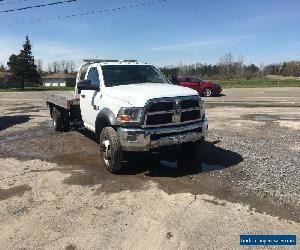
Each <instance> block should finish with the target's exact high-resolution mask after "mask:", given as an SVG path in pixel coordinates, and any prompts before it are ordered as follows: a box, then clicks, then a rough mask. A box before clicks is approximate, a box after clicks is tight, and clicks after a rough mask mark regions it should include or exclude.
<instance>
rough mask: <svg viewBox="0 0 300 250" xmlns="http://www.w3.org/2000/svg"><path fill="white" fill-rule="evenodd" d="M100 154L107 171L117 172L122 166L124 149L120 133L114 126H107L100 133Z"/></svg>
mask: <svg viewBox="0 0 300 250" xmlns="http://www.w3.org/2000/svg"><path fill="white" fill-rule="evenodd" d="M99 142H100V155H101V160H102V163H103V165H104V167H105V168H106V170H107V171H109V172H111V173H117V172H118V171H120V169H121V168H122V161H123V150H122V148H121V144H120V140H119V135H118V133H117V132H116V131H115V130H114V129H113V128H112V127H105V128H103V129H102V131H101V134H100V139H99Z"/></svg>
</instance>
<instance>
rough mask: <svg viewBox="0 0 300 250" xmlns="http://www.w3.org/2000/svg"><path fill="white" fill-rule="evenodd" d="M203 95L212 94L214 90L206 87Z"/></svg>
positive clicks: (208, 95)
mask: <svg viewBox="0 0 300 250" xmlns="http://www.w3.org/2000/svg"><path fill="white" fill-rule="evenodd" d="M203 95H204V96H206V97H210V96H212V91H211V89H204V91H203Z"/></svg>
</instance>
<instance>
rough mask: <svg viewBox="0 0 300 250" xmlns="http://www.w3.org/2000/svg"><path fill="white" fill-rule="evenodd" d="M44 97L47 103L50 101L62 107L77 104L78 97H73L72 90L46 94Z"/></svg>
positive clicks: (66, 107)
mask: <svg viewBox="0 0 300 250" xmlns="http://www.w3.org/2000/svg"><path fill="white" fill-rule="evenodd" d="M44 99H45V100H46V102H47V103H48V104H50V103H52V104H54V105H56V106H59V107H62V108H64V109H70V107H71V106H74V105H79V99H75V98H74V92H63V93H51V94H46V95H45V96H44Z"/></svg>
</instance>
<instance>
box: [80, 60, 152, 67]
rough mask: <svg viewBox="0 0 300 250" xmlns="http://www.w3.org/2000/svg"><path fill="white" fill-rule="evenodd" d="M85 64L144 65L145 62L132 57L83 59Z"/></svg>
mask: <svg viewBox="0 0 300 250" xmlns="http://www.w3.org/2000/svg"><path fill="white" fill-rule="evenodd" d="M83 61H84V62H85V64H95V63H96V64H99V65H101V66H102V65H146V64H147V63H139V62H138V61H137V60H132V59H122V60H117V59H116V60H115V59H84V60H83Z"/></svg>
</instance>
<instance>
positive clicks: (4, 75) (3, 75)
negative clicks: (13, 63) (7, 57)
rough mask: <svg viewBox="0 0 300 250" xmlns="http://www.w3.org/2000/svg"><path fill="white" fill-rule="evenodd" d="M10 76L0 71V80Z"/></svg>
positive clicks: (6, 72) (8, 73)
mask: <svg viewBox="0 0 300 250" xmlns="http://www.w3.org/2000/svg"><path fill="white" fill-rule="evenodd" d="M11 75H12V74H11V73H10V72H8V71H0V78H4V77H9V76H11Z"/></svg>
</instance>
